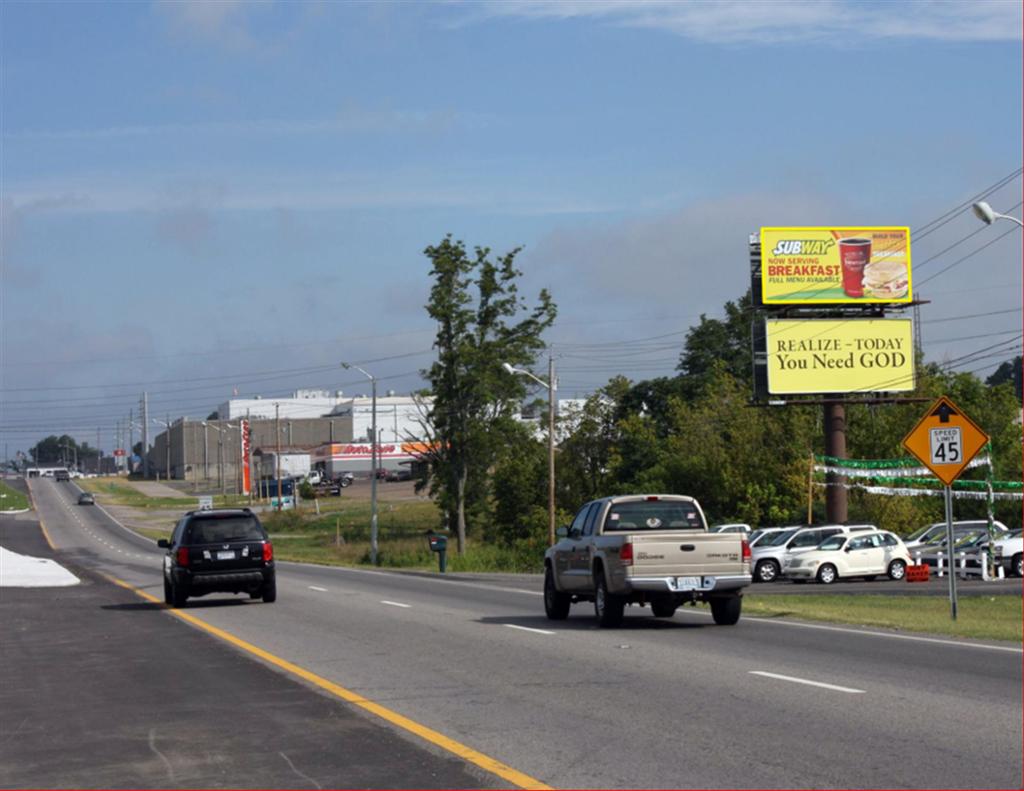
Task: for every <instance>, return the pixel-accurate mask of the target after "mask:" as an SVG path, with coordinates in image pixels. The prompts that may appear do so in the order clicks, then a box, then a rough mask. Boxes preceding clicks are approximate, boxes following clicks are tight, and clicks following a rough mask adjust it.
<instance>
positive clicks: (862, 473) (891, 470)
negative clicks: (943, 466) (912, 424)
mask: <svg viewBox="0 0 1024 791" xmlns="http://www.w3.org/2000/svg"><path fill="white" fill-rule="evenodd" d="M823 458H824V459H831V458H833V457H831V456H815V457H814V459H815V461H817V460H818V459H823ZM841 461H849V460H848V459H847V460H841ZM886 461H887V462H889V461H899V459H888V460H886ZM876 463H878V462H871V464H876ZM991 464H992V457H991V456H988V455H985V456H975V457H974V458H973V459H971V460H970V461H969V462H968V463H967V466H966V467H965V468H964V469H967V470H971V469H974V468H975V467H988V466H991ZM814 471H815V472H823V473H826V474H831V475H844V476H846V477H847V478H878V477H879V476H882V477H886V478H925V477H927V476H929V475H931V474H932V471H931V470H929V469H928V468H927V467H905V466H893V467H885V466H878V467H874V466H872V467H861V466H851V467H847V466H845V465H842V466H840V465H836V464H815V465H814Z"/></svg>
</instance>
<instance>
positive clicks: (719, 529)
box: [708, 522, 750, 536]
mask: <svg viewBox="0 0 1024 791" xmlns="http://www.w3.org/2000/svg"><path fill="white" fill-rule="evenodd" d="M708 532H709V533H743V534H744V535H745V536H749V535H750V525H747V524H743V523H742V522H736V523H732V524H727V525H712V526H711V527H709V528H708Z"/></svg>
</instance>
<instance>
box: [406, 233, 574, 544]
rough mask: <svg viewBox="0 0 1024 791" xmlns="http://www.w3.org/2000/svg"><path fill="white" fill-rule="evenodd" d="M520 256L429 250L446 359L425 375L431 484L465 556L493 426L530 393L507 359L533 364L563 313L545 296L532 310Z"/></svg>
mask: <svg viewBox="0 0 1024 791" xmlns="http://www.w3.org/2000/svg"><path fill="white" fill-rule="evenodd" d="M518 253H519V248H516V249H514V250H512V251H511V252H509V253H506V254H505V255H503V256H501V257H499V258H498V259H497V260H496V261H492V260H491V258H490V249H488V248H480V247H477V248H474V255H473V256H472V257H470V256H469V255H468V254H467V252H466V248H465V245H464V244H463V243H462V242H461V241H455V242H453V241H452V238H451V236H450V235H449V236H446V237H445V238H444V239H443V240H442V241H441V243H440V244H438V245H436V246H431V247H427V248H426V249H425V250H424V254H425V255H426V256H427V257H428V258H429V259H430V262H431V271H430V275H431V277H432V278H433V280H434V285H433V287H432V288H431V290H430V301H429V302H428V303H427V305H426V310H427V314H428V315H429V316H430V318H431V319H433V320H434V321H435V322H436V324H437V335H436V337H435V340H434V348H435V349H436V350H437V360H436V361H435V362H434V364H433V365H431V367H430V368H429V369H428V370H426V371H424V372H423V375H424V377H425V378H426V379H427V380H428V381H429V382H430V386H431V392H432V394H433V397H434V400H433V403H432V405H431V407H430V410H429V413H428V418H427V419H428V422H429V424H430V427H431V439H432V442H433V449H432V451H431V453H430V454H429V460H430V462H431V465H430V481H429V487H430V493H431V495H432V496H433V497H435V499H436V500H437V502H438V504H439V505H440V506H441V507H442V510H443V512H444V513H445V515H446V520H447V523H446V524H445V527H447V528H448V529H449V530H452V532H454V533H455V535H456V536H457V540H458V552H459V554H460V555H461V554H462V553H463V552H464V551H465V544H466V527H467V521H466V519H467V507H468V506H475V507H481V508H485V507H486V500H487V496H488V488H489V487H488V484H489V480H488V475H489V472H490V469H491V466H492V464H493V462H494V458H495V454H496V445H497V442H498V440H497V437H496V435H494V434H492V433H491V432H490V431H489V429H490V428H492V427H493V426H494V424H495V423H496V421H498V420H499V419H501V418H502V417H507V416H509V415H511V413H512V412H513V410H514V409H515V408H516V407H517V405H518V402H519V401H520V400H521V399H522V397H523V395H524V393H525V385H524V383H523V381H522V379H521V378H520V377H517V376H513V375H511V374H509V373H507V372H505V371H504V370H503V369H502V363H510V364H512V365H529V364H531V363H532V362H533V360H534V358H535V357H536V354H537V352H538V351H540V349H542V348H543V345H544V344H543V341H542V340H541V335H542V333H543V332H544V330H545V329H547V328H548V327H550V326H551V324H552V322H553V321H554V320H555V314H556V312H557V309H556V307H555V304H554V303H553V302H552V301H551V297H550V296H549V294H548V292H547V291H546V290H542V291H541V292H540V295H539V297H538V304H537V305H536V306H534V307H533V308H529V307H528V306H527V305H526V303H525V301H524V300H523V299H522V298H521V297H520V296H519V294H518V290H517V287H516V281H517V279H518V278H519V277H520V276H521V274H522V273H521V272H519V270H517V269H516V268H515V257H516V255H517V254H518ZM516 319H518V321H517V320H516Z"/></svg>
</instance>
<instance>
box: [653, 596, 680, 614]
mask: <svg viewBox="0 0 1024 791" xmlns="http://www.w3.org/2000/svg"><path fill="white" fill-rule="evenodd" d="M651 612H652V613H654V617H655V618H671V617H672V616H673V615H675V614H676V605H675V602H673V601H663V600H658V601H652V602H651Z"/></svg>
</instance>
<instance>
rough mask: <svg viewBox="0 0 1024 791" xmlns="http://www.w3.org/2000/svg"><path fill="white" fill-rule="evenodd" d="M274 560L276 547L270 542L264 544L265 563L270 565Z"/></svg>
mask: <svg viewBox="0 0 1024 791" xmlns="http://www.w3.org/2000/svg"><path fill="white" fill-rule="evenodd" d="M273 559H274V545H273V544H271V543H270V542H269V541H264V542H263V562H264V563H269V562H270V561H271V560H273Z"/></svg>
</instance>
